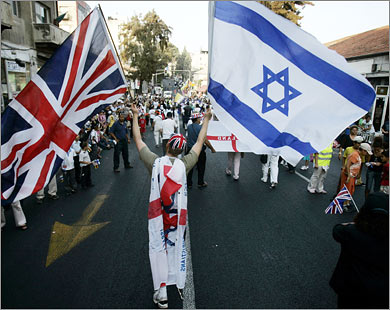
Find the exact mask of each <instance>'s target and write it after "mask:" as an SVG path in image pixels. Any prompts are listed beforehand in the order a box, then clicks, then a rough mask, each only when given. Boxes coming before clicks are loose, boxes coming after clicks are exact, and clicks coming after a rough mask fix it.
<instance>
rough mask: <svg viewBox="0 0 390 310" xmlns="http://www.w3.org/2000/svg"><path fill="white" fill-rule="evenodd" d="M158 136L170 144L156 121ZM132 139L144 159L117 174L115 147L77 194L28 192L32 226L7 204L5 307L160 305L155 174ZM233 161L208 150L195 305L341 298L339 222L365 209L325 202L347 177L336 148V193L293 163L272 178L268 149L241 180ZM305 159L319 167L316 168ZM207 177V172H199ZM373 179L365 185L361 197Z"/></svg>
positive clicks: (277, 304) (197, 208)
mask: <svg viewBox="0 0 390 310" xmlns="http://www.w3.org/2000/svg"><path fill="white" fill-rule="evenodd" d="M146 141H147V143H148V145H150V146H151V149H152V150H155V151H157V152H160V153H161V148H160V149H155V148H154V146H153V142H152V133H151V132H150V131H149V130H148V131H147V137H146ZM129 149H130V161H131V164H132V165H133V166H134V168H133V169H129V170H125V169H124V168H123V163H122V162H121V172H120V173H119V174H114V172H113V169H112V166H113V164H112V156H113V151H112V150H110V151H104V152H103V153H102V154H103V159H102V160H101V162H102V165H101V167H99V168H98V169H97V170H95V169H94V170H93V171H92V181H93V183H94V184H95V186H94V187H93V188H90V189H88V190H85V191H82V190H80V191H79V192H78V193H76V194H73V195H70V196H67V195H66V194H65V191H64V188H63V184H62V183H59V182H58V187H59V191H58V195H59V196H60V199H59V200H56V201H53V200H50V199H49V198H48V197H46V198H45V201H44V203H43V204H42V205H38V204H37V203H36V202H35V199H34V197H29V198H27V199H25V200H24V201H23V209H24V212H25V215H26V217H27V221H28V226H29V229H28V230H27V231H20V230H17V229H16V228H15V224H14V220H13V214H12V211H11V210H6V220H7V225H6V227H5V229H4V231H3V232H2V234H1V241H2V244H1V250H2V251H1V253H2V255H1V261H2V262H1V263H2V264H1V279H2V285H1V306H2V308H154V304H153V302H152V292H153V287H152V277H151V272H150V266H149V256H148V241H147V240H148V231H147V206H148V198H149V184H150V179H149V176H148V174H147V171H146V169H145V167H144V166H143V164H142V162H141V161H140V160H139V159H138V154H137V152H136V149H135V145H134V144H133V143H132V144H131V145H130V147H129ZM226 162H227V155H226V154H225V153H217V154H211V153H210V152H209V151H208V153H207V168H206V177H205V180H206V181H207V182H208V184H209V186H208V187H207V188H205V189H203V190H200V189H198V188H197V187H196V186H195V187H193V188H192V189H191V190H189V204H188V209H189V227H190V232H191V233H190V244H191V257H192V271H193V283H189V284H188V285H189V287H190V290H191V294H193V295H194V296H195V305H194V306H195V307H196V308H336V295H335V294H334V292H333V291H332V290H331V288H330V287H329V285H328V281H329V279H330V277H331V274H332V272H333V269H334V267H335V265H336V262H337V259H338V256H339V251H340V248H339V245H338V244H337V243H336V242H335V241H334V240H333V238H332V228H333V226H334V225H335V224H336V223H340V222H344V221H351V220H352V218H353V216H354V213H351V214H343V215H325V214H324V210H325V208H326V207H327V206H328V204H329V199H330V198H331V196H332V195H331V193H333V192H335V188H336V186H337V180H338V176H339V171H340V162H339V161H338V159H337V158H336V156H334V158H333V160H332V163H331V169H330V171H329V174H328V177H327V179H326V181H325V188H326V189H327V190H328V191H329V194H327V195H312V194H309V193H308V192H307V191H306V185H307V182H306V181H305V180H303V179H302V178H300V177H299V176H298V175H296V174H289V173H288V171H287V169H286V168H284V167H283V166H281V165H280V172H279V185H278V186H277V188H276V189H275V190H271V189H270V188H269V185H267V184H264V183H262V182H261V181H260V177H261V165H260V161H259V158H258V156H256V155H253V154H245V157H244V158H243V159H242V160H241V169H240V180H239V181H238V182H235V181H233V179H232V177H227V176H226V175H225V173H224V170H225V165H226ZM300 166H301V163H300V164H298V167H300ZM297 171H298V172H299V173H301V174H302V175H304V176H306V177H307V178H310V175H311V172H312V168H310V169H309V171H305V172H302V171H300V170H298V169H297ZM196 177H197V173H196V172H195V173H194V183H195V182H196ZM195 184H196V183H195ZM363 191H364V187H358V188H357V190H356V192H355V195H354V198H355V201H356V202H357V204H358V206H361V205H362V203H363V199H364V198H363V197H364V195H363ZM60 223H62V224H60ZM99 223H100V224H99ZM66 225H67V226H66ZM53 253H54V256H53ZM48 254H49V257H50V259H48ZM48 261H50V264H48V266H46V265H47V262H48ZM168 294H169V306H170V308H182V307H183V303H182V302H181V301H180V300H179V298H178V295H177V293H176V290H175V288H174V287H169V290H168Z"/></svg>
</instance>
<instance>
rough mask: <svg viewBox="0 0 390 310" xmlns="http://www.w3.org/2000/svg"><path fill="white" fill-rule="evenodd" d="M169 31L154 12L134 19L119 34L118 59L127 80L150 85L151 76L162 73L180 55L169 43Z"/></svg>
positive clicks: (169, 28)
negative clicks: (120, 61) (119, 57)
mask: <svg viewBox="0 0 390 310" xmlns="http://www.w3.org/2000/svg"><path fill="white" fill-rule="evenodd" d="M170 35H171V27H169V26H167V25H166V24H165V22H164V21H163V20H162V19H161V18H160V17H159V16H158V15H157V14H156V12H155V11H154V10H152V11H150V12H148V13H147V14H146V15H145V16H144V17H142V15H139V16H138V15H134V16H133V17H132V18H131V20H130V22H128V23H125V24H123V25H122V27H121V31H120V34H119V36H120V46H121V49H120V50H121V58H122V60H123V66H124V69H125V71H127V75H128V78H131V79H138V80H140V81H151V79H152V74H153V73H155V72H156V71H157V70H158V69H164V68H165V67H166V66H167V65H168V63H169V62H171V61H173V60H175V59H176V58H177V57H178V55H179V50H178V49H177V47H176V46H174V45H173V44H172V43H170V42H169V37H170Z"/></svg>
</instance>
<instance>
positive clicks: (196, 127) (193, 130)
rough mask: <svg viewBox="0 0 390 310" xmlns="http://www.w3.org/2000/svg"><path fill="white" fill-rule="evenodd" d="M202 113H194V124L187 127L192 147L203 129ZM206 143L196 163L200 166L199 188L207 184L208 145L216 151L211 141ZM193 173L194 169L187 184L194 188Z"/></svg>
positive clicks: (212, 150) (189, 142) (192, 117)
mask: <svg viewBox="0 0 390 310" xmlns="http://www.w3.org/2000/svg"><path fill="white" fill-rule="evenodd" d="M201 118H202V115H201V114H200V113H193V114H192V116H191V120H192V124H190V125H188V127H187V137H188V147H189V148H191V147H192V146H193V145H195V143H196V142H197V141H198V136H199V133H200V131H201V128H202V126H201V125H200V120H201ZM204 144H205V145H203V147H202V151H201V152H200V154H199V159H198V162H197V164H196V166H197V168H198V188H204V187H206V186H207V182H205V180H204V173H205V170H206V146H207V147H208V148H209V149H210V150H211V152H212V153H215V149H214V148H213V146H212V145H211V143H210V142H209V140H207V139H206V140H205V143H204ZM192 173H193V169H191V171H190V172H189V173H188V178H187V184H188V188H192Z"/></svg>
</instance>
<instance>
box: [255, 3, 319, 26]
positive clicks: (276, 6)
mask: <svg viewBox="0 0 390 310" xmlns="http://www.w3.org/2000/svg"><path fill="white" fill-rule="evenodd" d="M259 2H260V3H261V4H263V5H264V6H266V7H267V8H269V9H270V10H272V11H274V12H275V13H276V14H278V15H280V16H283V17H284V18H287V19H288V20H290V21H292V22H293V23H295V24H296V25H298V26H300V24H299V21H300V20H301V19H302V16H299V14H301V11H302V9H303V8H304V7H305V6H306V5H314V4H313V3H312V2H310V1H259ZM297 6H299V8H298V7H297Z"/></svg>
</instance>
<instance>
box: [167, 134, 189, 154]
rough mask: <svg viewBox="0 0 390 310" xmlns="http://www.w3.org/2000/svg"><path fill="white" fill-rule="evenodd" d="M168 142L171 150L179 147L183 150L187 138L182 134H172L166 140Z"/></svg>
mask: <svg viewBox="0 0 390 310" xmlns="http://www.w3.org/2000/svg"><path fill="white" fill-rule="evenodd" d="M168 144H169V145H170V146H171V148H172V150H176V149H180V150H184V148H185V147H186V145H187V140H186V138H185V137H184V136H183V135H182V134H178V133H177V134H173V135H172V136H171V138H170V139H169V141H168Z"/></svg>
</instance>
